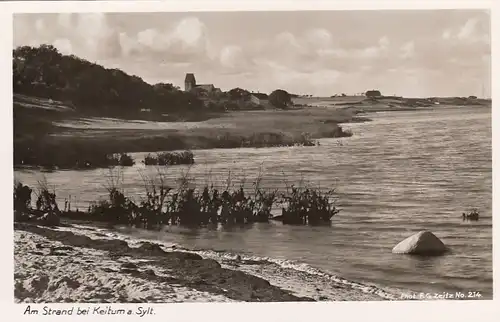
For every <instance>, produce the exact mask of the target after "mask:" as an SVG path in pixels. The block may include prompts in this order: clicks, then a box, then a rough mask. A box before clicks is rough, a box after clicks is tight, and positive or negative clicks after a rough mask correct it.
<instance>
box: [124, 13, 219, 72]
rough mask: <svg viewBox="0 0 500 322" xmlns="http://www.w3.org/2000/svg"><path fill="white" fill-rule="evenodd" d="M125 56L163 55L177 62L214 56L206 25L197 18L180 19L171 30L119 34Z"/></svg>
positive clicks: (166, 58)
mask: <svg viewBox="0 0 500 322" xmlns="http://www.w3.org/2000/svg"><path fill="white" fill-rule="evenodd" d="M119 43H120V45H121V47H122V53H123V54H124V55H141V56H143V57H144V56H145V57H152V58H161V60H162V61H171V62H174V63H185V62H192V61H194V60H203V61H204V60H206V59H207V58H214V55H213V53H212V51H211V50H212V49H211V47H210V42H209V39H208V32H207V28H206V26H205V25H204V24H203V23H202V22H201V21H200V20H199V19H198V18H195V17H188V18H184V19H182V20H180V21H178V22H177V23H176V24H175V25H174V26H173V28H172V29H171V30H160V29H155V28H149V29H145V30H142V31H139V32H137V33H136V34H132V35H129V34H127V33H120V35H119Z"/></svg>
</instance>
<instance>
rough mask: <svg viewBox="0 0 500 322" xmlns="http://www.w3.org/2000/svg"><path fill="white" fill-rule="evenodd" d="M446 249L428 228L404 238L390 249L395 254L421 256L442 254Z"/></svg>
mask: <svg viewBox="0 0 500 322" xmlns="http://www.w3.org/2000/svg"><path fill="white" fill-rule="evenodd" d="M446 251H447V248H446V246H445V245H444V244H443V242H442V241H441V240H440V239H439V238H438V237H436V235H434V234H433V233H431V232H430V231H428V230H423V231H420V232H418V233H416V234H414V235H412V236H410V237H408V238H406V239H405V240H403V241H402V242H400V243H399V244H397V245H396V246H395V247H394V248H393V249H392V252H393V253H395V254H409V255H422V256H438V255H443V254H444V253H446Z"/></svg>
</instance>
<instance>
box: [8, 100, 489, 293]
mask: <svg viewBox="0 0 500 322" xmlns="http://www.w3.org/2000/svg"><path fill="white" fill-rule="evenodd" d="M370 117H371V118H373V119H374V121H373V122H369V123H364V124H349V125H346V127H348V128H351V129H352V130H353V132H354V133H355V135H354V136H353V137H351V138H344V139H335V140H334V139H324V140H321V146H320V147H308V148H299V147H297V148H269V149H234V150H202V151H196V153H195V155H196V165H195V166H194V167H192V168H191V169H190V170H189V176H190V177H192V178H193V179H195V182H196V183H197V184H205V183H207V182H212V183H215V185H216V186H217V185H219V186H220V187H222V186H225V181H226V180H227V178H228V171H229V170H231V178H232V181H233V183H234V184H235V185H236V186H239V184H240V183H242V182H244V184H245V186H246V187H248V188H249V189H251V181H252V180H253V179H254V178H255V177H256V176H257V173H258V172H259V169H260V167H261V166H262V167H263V169H264V170H265V173H266V175H265V177H264V178H263V181H262V186H263V187H265V188H280V189H284V188H285V186H286V185H290V184H292V183H295V184H298V183H299V182H300V181H301V179H303V180H306V181H308V182H310V183H311V184H313V185H315V186H318V187H321V188H325V189H326V188H331V187H335V188H336V191H337V193H338V194H337V198H338V204H339V206H340V208H341V209H342V211H341V212H340V214H338V215H337V216H336V217H334V221H333V224H332V226H331V227H314V228H313V227H295V226H283V225H281V224H278V223H271V224H259V225H254V226H249V227H244V228H241V227H233V228H231V229H228V228H225V229H215V228H211V229H210V228H204V229H197V230H186V229H182V228H179V227H167V228H165V231H164V232H144V231H141V232H140V233H141V234H145V235H148V236H150V237H155V238H161V239H162V240H165V241H171V242H175V243H179V244H183V245H185V246H187V247H194V248H205V249H206V248H210V249H215V250H230V251H233V252H245V253H250V254H255V255H258V256H268V257H275V258H286V259H290V260H296V261H301V262H305V263H308V264H310V265H312V266H314V267H318V268H320V269H322V270H325V271H329V272H332V273H335V274H338V275H340V276H343V277H345V278H348V279H353V280H358V281H364V282H368V283H376V284H380V285H387V286H392V287H398V288H408V289H413V290H417V291H469V290H472V291H481V292H482V293H483V295H488V294H489V295H490V296H491V293H492V220H491V202H492V199H491V197H492V183H491V173H492V164H491V110H487V109H460V110H458V109H447V110H443V111H427V112H397V113H381V114H380V115H374V116H370ZM340 140H341V141H342V143H343V144H342V145H341V144H339V143H338V142H339V141H340ZM135 156H136V157H137V158H138V159H139V160H140V159H141V158H142V157H143V154H136V155H135ZM156 171H157V170H156V169H155V168H154V167H144V166H142V165H140V164H139V165H137V166H135V167H132V168H126V169H124V170H123V173H122V174H123V183H122V184H123V188H124V190H125V192H126V194H127V195H132V196H135V197H134V198H135V199H136V201H139V200H140V195H141V194H143V193H144V188H143V181H142V179H141V176H140V175H139V172H141V173H142V174H143V175H144V174H145V175H151V176H154V174H155V172H156ZM183 171H184V172H185V171H187V169H186V168H185V167H171V168H169V169H168V170H167V174H168V178H169V181H168V182H169V184H171V185H176V184H177V182H176V180H175V179H176V178H178V177H179V175H180V174H181V172H183ZM106 175H107V170H92V171H80V172H77V171H61V172H54V173H46V174H45V176H46V178H47V180H48V182H49V184H51V185H54V186H55V188H56V191H57V194H58V197H59V198H60V200H64V198H66V197H68V196H70V195H71V196H72V200H73V201H72V203H73V205H75V204H79V205H80V207H86V206H87V205H88V202H90V201H94V200H96V199H97V198H98V197H100V196H104V195H105V194H106V189H105V186H106V182H107V180H108V179H107V178H106ZM16 177H17V178H18V179H20V180H22V181H23V182H25V183H27V184H35V183H36V181H37V180H38V179H40V177H41V174H39V173H33V172H17V173H16ZM471 207H476V208H478V209H479V210H480V220H479V221H478V222H466V221H465V222H464V221H462V218H461V213H462V212H463V211H465V210H467V209H469V208H471ZM421 229H428V230H431V231H433V232H434V233H435V234H436V235H437V236H438V237H439V238H441V239H442V240H443V242H444V243H445V244H446V245H448V246H449V247H450V248H451V249H452V251H453V252H452V253H451V254H449V255H446V256H443V257H440V258H424V259H418V258H412V257H407V256H401V255H394V254H392V253H391V249H392V247H394V245H396V244H397V243H398V242H399V241H401V240H402V239H404V238H406V237H408V236H409V235H411V234H412V233H414V232H416V231H419V230H421ZM135 233H139V232H138V231H136V232H135Z"/></svg>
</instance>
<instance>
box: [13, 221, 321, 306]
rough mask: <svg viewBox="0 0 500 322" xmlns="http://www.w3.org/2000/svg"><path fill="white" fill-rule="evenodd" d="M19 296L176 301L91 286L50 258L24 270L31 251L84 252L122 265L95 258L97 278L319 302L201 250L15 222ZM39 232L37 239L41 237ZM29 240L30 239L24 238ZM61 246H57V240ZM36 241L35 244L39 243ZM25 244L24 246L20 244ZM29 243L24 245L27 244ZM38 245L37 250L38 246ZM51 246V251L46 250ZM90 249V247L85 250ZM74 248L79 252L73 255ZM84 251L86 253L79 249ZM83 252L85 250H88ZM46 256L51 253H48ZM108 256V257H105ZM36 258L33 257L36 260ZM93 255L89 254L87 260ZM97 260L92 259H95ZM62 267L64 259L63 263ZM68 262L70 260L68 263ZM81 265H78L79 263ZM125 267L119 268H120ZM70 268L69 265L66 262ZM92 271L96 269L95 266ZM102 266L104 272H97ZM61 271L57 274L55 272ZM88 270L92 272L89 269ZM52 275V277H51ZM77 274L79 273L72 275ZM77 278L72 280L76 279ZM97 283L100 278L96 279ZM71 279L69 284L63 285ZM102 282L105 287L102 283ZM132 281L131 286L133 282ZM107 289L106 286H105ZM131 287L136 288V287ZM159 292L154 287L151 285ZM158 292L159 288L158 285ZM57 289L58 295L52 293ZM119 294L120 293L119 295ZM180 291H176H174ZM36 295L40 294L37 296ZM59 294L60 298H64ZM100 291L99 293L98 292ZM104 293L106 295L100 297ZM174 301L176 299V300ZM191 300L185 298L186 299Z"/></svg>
mask: <svg viewBox="0 0 500 322" xmlns="http://www.w3.org/2000/svg"><path fill="white" fill-rule="evenodd" d="M14 232H15V245H16V248H17V249H16V251H15V256H14V257H15V262H16V266H15V274H14V279H15V285H16V287H15V291H14V293H15V298H16V301H18V302H24V301H26V300H27V301H28V302H30V300H31V301H33V300H34V301H38V300H40V301H42V302H54V301H56V302H57V301H62V302H85V301H89V300H90V301H92V300H104V302H113V303H114V302H121V303H123V302H142V301H144V300H149V301H152V302H158V303H162V302H172V300H170V299H169V298H168V297H167V298H165V299H163V298H152V297H151V296H150V298H146V299H145V298H134V297H133V296H132V295H131V296H126V297H124V296H123V294H122V295H120V294H116V293H117V292H118V290H112V289H110V288H107V287H106V286H105V285H93V286H91V285H88V284H87V285H86V283H85V282H86V281H85V280H81V277H82V276H79V277H80V280H78V278H77V276H74V274H78V275H85V274H84V273H85V271H86V269H85V268H84V267H81V268H78V269H77V270H81V271H80V272H70V271H66V273H64V274H65V275H64V276H57V275H56V276H54V275H55V274H57V273H58V272H57V271H56V272H51V269H53V267H52V268H46V269H44V268H43V262H44V260H43V259H42V258H39V260H37V261H36V262H33V263H32V266H33V267H32V268H35V271H34V272H33V271H31V272H27V273H26V274H30V275H31V276H22V273H21V272H20V271H22V269H23V268H24V267H25V266H26V263H27V260H26V259H27V258H26V257H28V256H30V255H31V256H33V255H35V256H41V257H49V256H55V258H57V259H59V258H61V259H64V261H65V262H66V263H64V264H65V266H67V268H69V266H74V265H76V264H78V263H77V261H78V255H80V256H81V255H83V254H85V253H86V254H87V256H88V254H90V253H94V254H95V255H97V254H96V252H97V253H98V255H99V261H101V260H106V261H114V262H116V264H118V265H115V266H116V267H115V268H114V269H113V268H109V267H108V268H105V267H102V265H100V264H99V263H94V265H93V267H92V269H93V270H94V271H95V273H94V274H97V275H99V273H101V275H102V276H96V277H95V278H96V279H103V276H104V275H106V273H108V274H109V273H111V274H112V275H116V274H120V275H121V277H122V278H124V279H127V278H129V279H132V280H135V281H133V282H134V283H132V282H130V284H135V285H131V286H135V287H137V283H143V282H144V283H145V284H149V283H154V284H156V285H158V288H159V289H160V290H161V289H162V288H163V287H166V286H168V285H175V286H178V287H183V288H186V289H189V290H191V291H193V292H201V293H203V294H204V295H205V297H206V298H202V299H201V301H203V302H205V301H222V302H226V301H240V302H241V301H243V302H249V301H251V302H287V301H313V299H309V298H305V297H298V296H295V295H292V294H290V293H289V292H286V291H284V290H282V289H280V288H278V287H275V286H272V285H271V284H270V283H269V282H268V281H266V280H264V279H262V278H259V277H255V276H253V275H250V274H246V273H243V272H239V271H233V270H229V269H226V268H222V267H221V265H220V264H219V263H218V262H216V261H215V260H212V259H204V258H202V257H201V256H199V255H196V254H193V253H187V252H177V251H168V252H166V251H164V250H163V249H162V247H161V246H160V245H159V244H156V243H148V242H144V243H141V245H140V246H139V247H130V246H129V245H128V244H127V242H125V241H123V240H119V239H114V240H110V239H92V238H90V237H88V236H85V235H79V234H75V233H73V232H71V231H64V230H59V229H51V228H45V227H39V226H35V225H29V224H15V225H14ZM35 236H36V238H35ZM22 241H24V242H22ZM56 243H57V244H61V246H55V244H56ZM33 244H34V245H33ZM22 245H24V247H19V246H22ZM23 248H24V249H23ZM34 249H36V250H34ZM44 250H48V254H44V253H43V251H44ZM82 250H84V251H82ZM71 253H73V254H71ZM78 253H80V254H78ZM82 253H83V254H82ZM44 255H45V256H44ZM103 255H104V258H100V257H101V256H103ZM30 260H33V259H30ZM87 260H88V259H87ZM90 261H91V260H90ZM57 265H58V266H61V264H59V263H57ZM63 266H64V265H63ZM77 266H78V265H77ZM118 267H119V269H118ZM61 268H62V269H64V267H61ZM89 271H90V269H89ZM97 271H100V272H97ZM54 273H55V274H54ZM87 273H88V272H87ZM50 274H52V276H50ZM72 275H73V276H72ZM70 279H71V280H70ZM94 282H95V281H94ZM62 284H66V285H64V286H63V285H62ZM99 286H100V287H99ZM129 286H130V285H129ZM89 287H92V289H93V291H94V292H100V291H103V290H102V289H105V290H104V291H107V292H108V294H104V295H102V296H97V298H85V296H86V295H85V294H84V293H80V292H78V291H77V290H82V291H83V290H84V289H87V288H89ZM64 288H66V289H69V290H71V293H72V294H73V295H71V294H66V295H67V296H70V298H62V297H61V295H60V294H58V293H60V292H63V291H62V290H61V289H64ZM100 288H102V289H100ZM129 291H133V289H130V290H129ZM150 291H154V290H150ZM157 291H158V290H157ZM51 293H52V294H51ZM114 293H115V294H114ZM174 293H175V291H174ZM30 295H32V296H33V295H34V296H38V298H35V299H33V298H31V297H30ZM58 296H59V297H58ZM94 296H96V294H94ZM99 297H100V298H99ZM173 302H176V301H175V300H173ZM183 302H185V300H183Z"/></svg>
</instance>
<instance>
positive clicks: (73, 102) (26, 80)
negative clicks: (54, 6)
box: [12, 45, 203, 117]
mask: <svg viewBox="0 0 500 322" xmlns="http://www.w3.org/2000/svg"><path fill="white" fill-rule="evenodd" d="M12 63H13V83H14V94H22V95H26V96H35V97H39V98H46V99H50V100H52V101H60V102H64V103H61V104H59V105H60V106H63V105H66V106H72V107H73V108H74V109H75V110H76V111H77V112H79V113H81V114H87V115H96V116H97V115H99V116H122V117H127V116H135V115H138V114H140V113H141V110H143V109H147V110H149V111H151V113H154V114H159V115H161V114H170V113H174V114H184V113H193V112H195V111H199V110H201V109H202V107H203V102H202V101H201V100H200V99H198V98H197V97H196V96H195V95H193V94H191V93H185V92H182V91H180V90H179V89H178V88H176V87H174V86H172V84H163V83H159V84H155V85H150V84H148V83H146V82H145V81H143V80H142V79H141V78H140V77H138V76H134V75H128V74H126V73H124V72H123V71H121V70H119V69H108V68H104V67H103V66H100V65H97V64H95V63H91V62H89V61H86V60H84V59H81V58H78V57H76V56H74V55H71V56H67V55H62V54H61V53H59V52H58V51H57V49H56V48H55V47H53V46H50V45H41V46H40V47H36V48H35V47H29V46H22V47H18V48H16V49H14V51H13V62H12ZM17 98H20V103H22V104H24V106H25V107H26V106H27V105H26V102H22V96H19V95H18V96H17ZM37 103H40V102H37ZM28 104H31V103H29V102H28ZM32 105H38V106H40V104H32ZM41 105H44V104H41ZM45 105H47V104H45ZM49 105H51V104H49ZM28 106H29V105H28Z"/></svg>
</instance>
